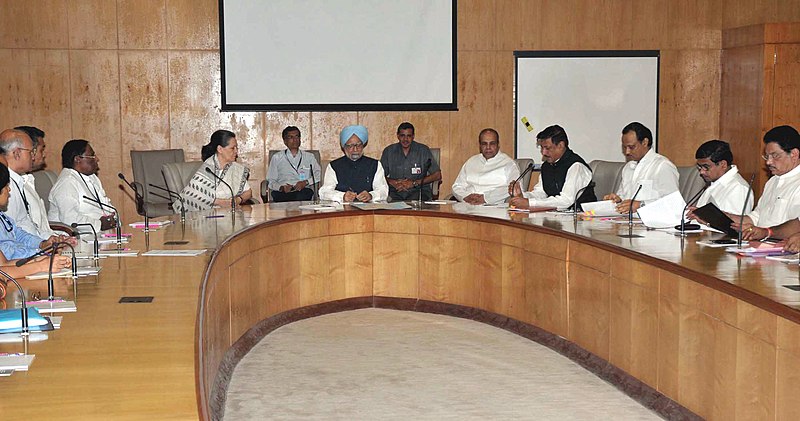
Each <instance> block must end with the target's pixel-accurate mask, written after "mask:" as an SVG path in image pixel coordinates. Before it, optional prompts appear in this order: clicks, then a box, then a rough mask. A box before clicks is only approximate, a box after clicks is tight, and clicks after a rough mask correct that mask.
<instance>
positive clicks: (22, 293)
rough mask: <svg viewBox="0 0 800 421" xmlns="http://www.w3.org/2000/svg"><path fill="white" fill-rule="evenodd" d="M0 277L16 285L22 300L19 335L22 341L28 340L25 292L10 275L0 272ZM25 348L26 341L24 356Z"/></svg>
mask: <svg viewBox="0 0 800 421" xmlns="http://www.w3.org/2000/svg"><path fill="white" fill-rule="evenodd" d="M0 275H3V277H4V278H6V279H8V280H9V281H11V283H13V284H14V285H16V287H17V290H18V291H19V295H20V297H21V298H22V300H21V301H22V306H21V307H20V311H21V312H22V315H21V316H22V332H21V333H20V334H21V336H22V337H23V339H25V340H27V339H28V335H30V328H29V327H28V305H27V304H26V303H25V301H26V298H25V291H24V290H23V289H22V286H21V285H20V284H19V282H17V280H16V279H14V277H12V276H11V275H9V274H7V273H6V272H5V271H3V270H0ZM27 348H28V343H27V341H26V342H25V353H26V354H27V353H28V349H27Z"/></svg>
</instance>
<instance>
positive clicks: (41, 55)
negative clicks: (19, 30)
mask: <svg viewBox="0 0 800 421" xmlns="http://www.w3.org/2000/svg"><path fill="white" fill-rule="evenodd" d="M28 58H29V61H28V62H27V63H20V65H23V66H27V70H26V71H29V72H30V79H29V80H28V82H27V84H26V86H25V88H24V90H23V91H22V92H21V93H20V94H21V96H22V97H23V98H24V100H25V101H26V102H27V103H29V104H30V105H29V108H28V106H26V108H28V109H29V112H28V113H26V114H24V115H21V116H18V117H17V120H16V121H15V122H13V123H12V125H13V126H20V125H27V126H30V125H33V126H36V127H39V128H40V129H42V130H44V131H45V145H46V147H45V154H46V156H47V158H46V162H47V167H48V168H49V169H50V170H52V171H55V172H56V173H58V172H59V171H60V170H61V148H62V146H63V145H64V143H66V142H67V140H69V139H71V138H72V136H71V135H72V123H71V121H70V120H71V102H70V66H69V53H68V52H67V51H66V50H29V55H28ZM20 70H22V69H20ZM23 73H25V71H23ZM0 101H2V99H0ZM12 125H9V127H13V126H12Z"/></svg>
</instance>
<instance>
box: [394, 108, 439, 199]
mask: <svg viewBox="0 0 800 421" xmlns="http://www.w3.org/2000/svg"><path fill="white" fill-rule="evenodd" d="M397 140H398V142H397V143H394V144H391V145H389V146H387V147H386V148H384V149H383V153H382V154H381V165H383V169H384V171H386V182H387V183H389V197H391V198H392V200H399V201H402V200H419V198H420V190H422V200H431V199H433V190H432V189H431V183H433V182H436V181H439V180H441V179H442V171H441V170H440V169H439V163H438V162H436V160H435V159H433V154H432V153H431V149H430V148H429V147H427V146H426V145H423V144H422V143H417V142H415V141H414V125H412V124H411V123H408V122H406V123H401V124H400V126H398V127H397ZM423 170H426V171H425V174H422V171H423Z"/></svg>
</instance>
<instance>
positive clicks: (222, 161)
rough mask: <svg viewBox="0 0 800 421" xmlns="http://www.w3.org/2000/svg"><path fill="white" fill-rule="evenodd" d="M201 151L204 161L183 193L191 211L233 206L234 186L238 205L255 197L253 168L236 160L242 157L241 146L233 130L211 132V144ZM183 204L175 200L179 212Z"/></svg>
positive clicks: (181, 193) (174, 203)
mask: <svg viewBox="0 0 800 421" xmlns="http://www.w3.org/2000/svg"><path fill="white" fill-rule="evenodd" d="M200 153H201V157H202V158H203V164H202V165H200V168H198V169H197V172H196V173H194V175H193V176H192V179H191V180H189V184H187V185H186V187H184V188H183V190H181V192H180V195H181V197H183V200H184V204H185V205H186V210H187V211H198V210H206V209H211V208H213V207H215V206H219V207H230V206H231V189H232V190H233V196H234V201H235V202H236V204H237V205H238V204H242V203H243V202H246V201H248V200H250V198H251V197H253V192H252V191H251V189H250V184H249V183H248V182H247V179H248V178H250V170H249V169H248V168H247V167H245V166H244V165H242V164H240V163H238V162H236V159H237V158H238V157H239V145H238V143H237V142H236V135H235V134H233V132H231V131H228V130H217V131H215V132H214V133H212V134H211V140H209V142H208V144H206V145H203V149H202V150H201V152H200ZM208 170H211V171H213V172H214V174H216V175H217V177H219V178H221V179H223V180H225V183H227V184H228V185H227V186H226V185H225V183H221V182H220V181H219V180H218V179H217V177H214V176H213V175H211V174H209V172H208ZM228 186H230V187H231V188H228ZM181 206H182V204H181V202H180V201H176V202H173V203H172V207H173V209H174V210H175V212H180V211H181Z"/></svg>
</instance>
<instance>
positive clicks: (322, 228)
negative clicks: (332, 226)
mask: <svg viewBox="0 0 800 421" xmlns="http://www.w3.org/2000/svg"><path fill="white" fill-rule="evenodd" d="M354 231H357V232H361V231H363V230H354ZM329 232H330V231H329V229H328V224H327V223H326V222H325V221H324V220H323V221H321V220H314V221H302V222H295V223H291V224H281V225H279V226H277V227H274V228H272V229H271V230H270V235H271V237H272V238H273V239H274V240H275V243H276V244H281V243H289V242H291V241H297V240H303V239H306V238H318V237H324V236H327V235H328V234H329ZM342 233H343V232H339V233H338V234H342Z"/></svg>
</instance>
